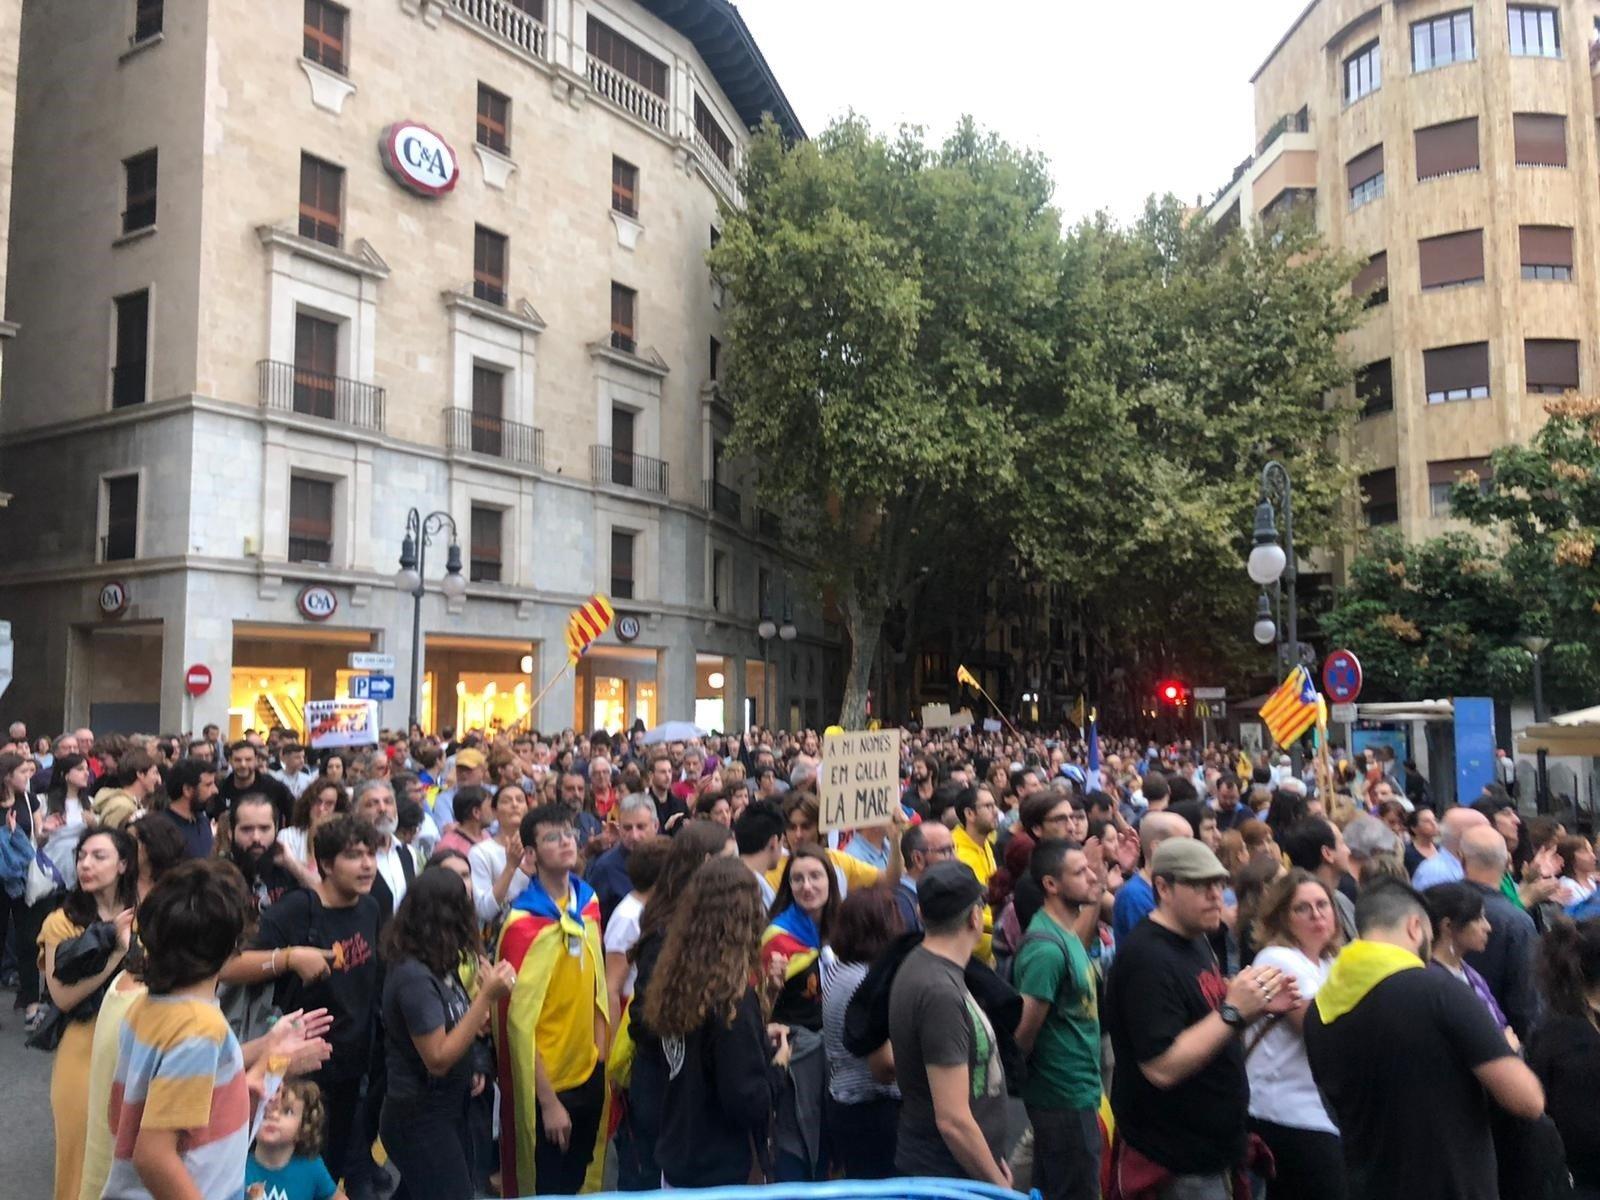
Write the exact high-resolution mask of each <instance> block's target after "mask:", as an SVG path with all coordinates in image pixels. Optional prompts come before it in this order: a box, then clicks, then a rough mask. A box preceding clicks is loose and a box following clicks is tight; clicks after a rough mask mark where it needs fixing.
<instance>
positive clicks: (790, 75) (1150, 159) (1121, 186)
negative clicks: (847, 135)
mask: <svg viewBox="0 0 1600 1200" xmlns="http://www.w3.org/2000/svg"><path fill="white" fill-rule="evenodd" d="M735 3H736V4H737V6H738V8H739V11H740V12H741V13H742V14H743V15H744V18H745V21H746V23H747V24H748V25H749V26H750V28H751V30H752V31H753V32H754V34H755V37H756V41H757V43H758V44H759V45H760V46H761V50H762V53H763V54H765V55H766V58H767V62H768V63H769V64H770V65H771V67H772V69H773V71H774V72H775V73H776V74H777V76H778V82H779V83H780V84H781V85H782V87H783V90H784V92H785V94H786V95H787V96H788V97H789V102H790V103H791V104H792V105H794V107H795V110H796V111H797V112H798V113H799V116H800V120H801V122H802V123H803V124H804V125H805V127H806V132H808V133H813V134H814V133H817V132H819V131H820V130H821V129H823V128H824V127H825V126H826V125H827V123H828V122H829V120H830V119H831V118H832V117H834V116H835V115H838V114H840V113H843V112H845V111H846V110H848V109H851V108H854V109H855V110H857V111H858V112H861V113H863V114H864V115H866V116H867V117H868V118H870V119H871V121H872V122H873V124H874V125H876V126H879V127H892V126H894V125H898V124H900V123H901V122H912V123H916V124H921V125H925V126H927V128H928V131H929V133H930V135H931V136H934V137H936V138H937V137H942V136H943V135H944V134H945V133H947V132H948V131H949V130H950V128H951V127H952V126H953V125H954V123H955V121H956V119H957V118H958V117H959V116H960V115H961V114H962V113H971V114H972V115H973V116H974V117H976V118H977V120H978V122H979V123H980V124H981V125H985V126H988V127H989V128H992V129H994V130H995V131H997V132H998V133H999V134H1001V136H1003V137H1004V138H1006V139H1007V140H1008V141H1011V142H1014V143H1018V144H1021V145H1025V146H1029V147H1032V148H1034V149H1037V150H1041V151H1043V152H1044V153H1045V154H1046V155H1048V156H1049V158H1050V161H1051V163H1052V165H1053V167H1054V171H1055V179H1056V196H1055V199H1056V204H1057V206H1058V207H1060V209H1061V210H1062V212H1063V213H1064V214H1065V215H1066V217H1067V219H1068V220H1069V221H1070V220H1075V219H1077V218H1079V217H1083V216H1087V215H1089V214H1091V213H1093V212H1094V211H1095V210H1097V209H1101V208H1104V209H1107V210H1108V211H1110V212H1111V213H1112V215H1113V216H1115V217H1117V218H1118V219H1120V220H1128V219H1130V218H1131V217H1133V216H1135V215H1137V213H1138V212H1139V211H1140V209H1141V208H1142V207H1143V205H1144V200H1145V197H1146V196H1148V195H1149V194H1150V193H1152V192H1167V191H1170V192H1173V193H1175V194H1176V195H1178V196H1179V197H1182V198H1184V199H1186V200H1188V201H1190V202H1192V201H1193V200H1194V198H1195V197H1196V196H1197V195H1200V194H1204V195H1205V197H1206V198H1207V199H1208V200H1209V199H1210V197H1211V196H1212V195H1213V194H1214V193H1215V192H1216V190H1217V188H1219V187H1221V186H1222V184H1223V183H1224V182H1226V181H1227V179H1228V177H1229V176H1230V175H1231V174H1232V171H1233V168H1234V166H1235V165H1236V164H1238V163H1239V162H1240V161H1241V160H1242V159H1243V158H1244V157H1245V155H1246V154H1248V153H1249V151H1250V148H1251V145H1252V143H1253V142H1254V140H1255V139H1254V136H1253V129H1254V121H1253V116H1252V114H1253V111H1254V110H1253V108H1252V101H1251V95H1250V76H1251V75H1253V74H1254V73H1255V71H1256V68H1257V67H1259V66H1260V65H1261V63H1262V61H1263V60H1264V59H1265V58H1266V56H1267V54H1268V53H1269V52H1270V51H1271V49H1272V47H1273V46H1275V45H1276V44H1277V42H1278V39H1279V38H1280V37H1282V36H1283V34H1284V33H1285V32H1286V31H1287V30H1288V28H1289V25H1290V23H1291V22H1293V20H1294V19H1295V17H1297V16H1298V15H1299V14H1300V12H1301V11H1302V10H1303V9H1304V7H1305V4H1306V0H1223V2H1222V3H1212V4H1196V3H1193V0H1151V2H1150V3H1148V4H1143V5H1135V4H1129V3H1126V2H1125V0H982V2H980V3H970V2H969V3H960V4H957V3H952V2H951V0H735Z"/></svg>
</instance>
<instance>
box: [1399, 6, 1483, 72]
mask: <svg viewBox="0 0 1600 1200" xmlns="http://www.w3.org/2000/svg"><path fill="white" fill-rule="evenodd" d="M1476 57H1477V50H1476V47H1475V46H1474V45H1473V39H1472V10H1471V9H1465V8H1464V9H1462V10H1461V11H1460V12H1453V13H1444V14H1442V15H1440V16H1437V17H1429V18H1428V19H1427V20H1426V21H1415V22H1413V23H1412V26H1411V69H1412V70H1413V71H1431V70H1433V68H1435V67H1448V66H1449V65H1450V64H1451V63H1458V62H1470V61H1472V59H1474V58H1476Z"/></svg>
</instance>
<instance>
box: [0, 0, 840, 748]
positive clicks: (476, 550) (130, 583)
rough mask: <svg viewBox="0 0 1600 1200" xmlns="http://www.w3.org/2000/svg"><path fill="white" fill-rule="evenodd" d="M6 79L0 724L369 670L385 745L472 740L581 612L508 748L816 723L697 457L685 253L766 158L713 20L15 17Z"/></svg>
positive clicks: (712, 370) (697, 283) (828, 672)
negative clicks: (570, 643) (420, 558)
mask: <svg viewBox="0 0 1600 1200" xmlns="http://www.w3.org/2000/svg"><path fill="white" fill-rule="evenodd" d="M13 7H14V6H13ZM0 32H3V31H0ZM18 91H19V104H18V119H17V145H16V160H17V170H16V191H15V203H14V206H13V211H12V214H11V228H10V233H11V241H12V245H13V246H15V247H16V254H17V263H16V267H15V269H14V270H12V271H11V273H10V282H9V292H8V296H7V304H8V307H7V310H6V311H7V314H8V315H10V316H11V317H13V318H14V319H16V320H18V321H19V322H20V323H21V324H22V325H23V326H24V327H25V328H26V329H27V330H28V336H27V337H26V338H23V339H20V340H19V341H18V342H17V344H16V347H15V349H14V350H13V351H12V354H11V361H10V362H8V363H7V370H6V373H5V380H4V396H3V405H0V469H3V472H4V479H5V481H6V490H8V491H10V492H12V493H13V494H14V499H13V501H12V504H11V507H10V510H9V511H8V512H7V513H5V514H3V516H0V537H3V543H0V545H3V552H0V614H5V615H10V616H11V617H12V619H13V622H14V625H15V627H16V631H17V641H18V645H19V649H18V655H17V659H18V661H17V682H16V684H15V686H14V687H13V690H12V692H11V694H10V696H9V697H8V700H9V701H10V703H8V705H7V711H8V712H11V713H15V714H17V715H21V716H26V717H27V718H28V719H29V720H30V721H31V723H33V724H35V725H38V726H41V727H44V728H49V727H52V726H56V727H59V726H60V725H62V724H73V723H77V722H81V721H88V722H90V723H91V724H92V725H94V726H95V727H96V728H97V729H134V728H138V729H152V728H161V729H175V728H193V729H198V728H199V727H200V726H201V725H203V724H205V723H207V722H215V723H216V724H218V725H220V726H222V727H223V729H224V730H225V731H231V732H234V733H237V732H238V731H240V730H242V729H244V728H250V727H262V726H264V725H267V724H283V725H287V726H290V727H299V726H300V725H301V723H302V721H301V708H302V706H303V705H304V703H305V702H306V701H308V700H316V699H335V698H345V697H351V696H355V695H357V694H359V693H360V692H361V691H362V690H363V689H367V688H370V687H372V686H373V685H369V684H367V683H366V682H365V681H364V680H363V679H360V678H358V677H360V676H364V675H365V674H367V671H366V670H364V669H363V670H356V669H353V668H352V666H351V664H350V661H349V658H350V655H351V653H352V652H363V651H365V652H376V653H378V654H391V655H393V656H394V657H395V659H396V668H395V670H394V672H393V673H394V675H395V683H394V687H395V695H394V700H393V702H392V703H389V704H387V705H386V706H385V708H384V709H383V711H382V720H383V722H384V724H386V725H403V724H404V721H405V718H406V714H407V712H408V711H410V709H411V703H412V699H413V696H412V689H413V686H417V687H420V693H419V695H418V697H417V699H418V705H417V707H418V709H419V716H420V719H421V721H422V723H423V725H424V726H425V727H429V728H440V727H444V726H451V725H454V726H479V725H493V724H497V723H499V724H510V723H511V722H513V721H515V720H517V718H519V717H520V716H521V715H522V713H523V712H524V711H525V710H526V708H527V705H528V703H529V701H530V700H531V698H532V695H533V694H534V693H536V692H537V690H538V689H539V687H540V686H541V685H542V683H543V682H544V681H545V680H546V679H548V678H549V677H551V676H552V675H554V674H555V673H556V671H557V670H558V669H559V668H560V666H561V665H562V663H563V662H564V661H565V656H566V648H565V643H564V628H565V622H566V619H567V615H568V613H569V612H570V611H571V610H572V608H573V607H574V606H575V605H577V604H579V603H581V602H582V601H583V600H584V599H585V598H586V597H587V596H588V595H589V594H590V593H593V592H604V593H606V594H608V595H610V596H611V597H612V599H613V601H614V602H615V605H616V608H617V610H618V613H619V620H618V622H617V626H616V629H615V631H614V632H613V633H611V634H608V635H607V636H606V637H605V638H604V639H602V641H601V642H599V643H597V644H596V645H595V646H594V647H592V648H591V650H590V652H589V653H588V655H587V656H586V657H585V658H584V659H583V660H582V661H581V663H580V664H579V667H578V669H577V670H576V671H575V672H570V673H568V674H567V675H566V676H565V677H564V678H563V680H562V681H561V683H560V684H558V685H557V686H556V687H555V689H554V690H552V691H551V693H550V695H549V697H548V698H547V699H546V700H545V701H544V703H543V704H542V705H541V706H540V709H539V710H538V712H536V713H535V714H534V715H533V723H534V724H535V725H536V726H538V727H540V728H545V729H551V728H560V727H562V726H565V725H569V724H570V725H574V726H576V727H578V728H589V729H592V728H598V727H607V728H611V729H616V728H618V727H620V726H623V725H626V724H630V723H631V722H632V721H633V720H635V719H642V720H643V721H645V722H646V724H654V723H656V722H657V721H659V720H663V719H667V718H681V717H689V716H698V717H699V718H700V719H701V720H702V721H709V722H712V723H714V724H716V725H718V726H721V727H725V728H739V727H742V725H743V723H744V722H745V721H746V720H748V719H751V718H754V719H758V720H761V719H765V720H772V721H776V722H779V723H784V724H793V723H798V722H799V721H802V720H804V721H809V722H811V723H817V722H818V721H820V720H821V719H822V716H823V712H822V707H821V705H822V699H823V697H824V696H826V695H829V694H837V691H836V689H837V686H838V681H839V679H840V678H841V668H840V661H839V659H840V656H839V653H838V637H837V635H836V633H835V632H834V631H833V629H832V627H831V626H829V625H827V624H826V623H825V622H824V621H823V620H822V619H821V617H820V616H819V615H818V614H816V613H814V612H810V611H807V610H806V608H805V607H804V606H802V605H800V604H799V603H798V592H797V590H796V589H794V588H792V587H791V586H790V582H789V581H790V575H789V570H790V566H791V564H790V563H789V561H788V560H787V559H786V557H785V555H784V552H783V547H782V545H781V541H780V530H779V528H778V525H777V522H776V521H775V520H773V518H772V517H771V515H770V514H767V513H765V512H762V511H760V510H758V509H757V508H756V506H755V503H754V468H753V466H752V465H751V464H745V463H739V462H733V461H730V460H728V459H727V458H726V457H725V456H724V455H723V453H722V444H723V440H724V438H725V437H726V435H727V432H728V429H729V418H730V414H729V410H728V407H727V405H726V404H725V403H724V401H723V399H722V398H721V397H720V396H719V394H718V390H717V384H716V377H717V359H718V349H719V343H718V338H719V336H720V330H721V328H722V319H721V315H722V314H721V305H722V303H723V296H722V292H721V289H720V287H719V285H718V283H717V281H716V280H715V279H713V278H712V276H711V275H710V273H709V271H708V270H707V268H706V265H705V260H704V255H705V252H706V250H707V249H708V248H709V246H710V245H711V244H712V242H713V241H714V240H715V239H716V237H717V227H718V223H719V213H720V212H721V211H722V209H721V208H720V207H719V206H722V205H729V204H737V203H738V201H739V197H738V193H737V172H738V169H739V166H740V157H741V154H742V153H743V149H742V148H743V146H744V144H745V143H746V141H747V140H748V136H749V135H748V131H749V129H750V128H751V127H753V126H754V125H755V124H757V123H758V122H759V121H760V120H761V119H762V117H763V115H764V114H771V115H772V116H773V117H774V118H775V119H776V120H777V122H778V123H779V124H780V125H781V126H782V127H783V128H784V129H785V131H786V132H787V133H788V134H789V135H790V136H792V137H800V136H803V131H802V130H801V129H800V127H799V124H798V122H797V120H796V118H795V116H794V113H793V111H792V110H791V108H790V106H789V104H788V102H787V101H786V99H785V98H784V95H783V92H782V90H781V89H780V87H779V86H778V83H777V81H776V80H775V79H774V78H773V75H772V72H771V71H770V70H769V68H768V67H767V64H766V62H765V60H764V59H763V58H762V55H761V52H760V50H759V49H758V48H757V46H756V45H755V43H754V41H753V39H752V37H751V35H750V32H749V30H748V29H747V28H746V26H745V25H744V23H743V21H742V19H741V18H740V16H739V14H738V12H737V11H736V10H735V9H734V7H733V6H732V5H731V4H729V3H727V2H726V0H604V2H603V3H602V2H596V0H347V2H346V3H345V4H343V5H341V4H336V3H333V2H332V0H295V2H294V3H274V4H261V3H259V2H257V0H195V2H189V3H182V4H178V3H171V2H166V3H163V0H101V2H97V3H93V4H87V3H43V4H30V5H28V6H27V9H26V12H25V14H24V18H23V23H22V33H21V72H20V83H19V88H18ZM412 510H415V512H416V514H417V516H418V517H420V518H422V524H423V526H424V528H425V529H426V530H428V531H431V533H432V537H431V541H430V543H429V544H428V545H427V546H426V548H425V561H424V562H423V563H422V564H421V566H422V568H423V571H422V573H423V576H424V585H423V586H424V594H423V596H422V599H421V615H420V640H421V644H422V661H421V669H420V671H419V672H418V678H417V680H416V681H413V680H411V679H408V677H407V676H408V674H409V666H410V661H411V653H412V647H413V644H414V642H413V636H412V619H413V596H412V594H411V593H410V591H407V590H401V589H399V588H397V586H396V583H395V573H396V568H397V567H398V566H399V565H400V562H399V559H400V557H401V553H402V546H403V544H404V539H405V538H406V535H407V531H408V513H410V512H411V511H412ZM434 513H438V514H443V516H441V517H438V518H435V519H433V520H431V521H430V520H428V515H429V514H434ZM452 543H455V545H457V546H458V547H459V558H460V573H461V575H462V576H464V577H465V578H464V581H462V582H464V584H465V586H464V588H460V587H456V586H454V585H455V583H456V582H457V581H456V580H452V581H451V585H452V586H450V587H448V588H447V587H446V586H445V573H446V570H447V567H448V565H450V564H449V561H448V560H452V559H453V557H454V556H453V554H452V551H451V549H450V547H451V544H452ZM458 593H459V594H458ZM791 596H792V597H793V600H791ZM785 609H792V610H793V617H794V620H793V624H794V626H795V627H796V629H795V631H794V632H796V633H797V635H798V636H796V637H794V638H793V639H792V640H783V639H773V642H772V644H771V645H770V646H769V645H767V644H765V643H763V642H762V640H761V639H760V637H759V633H758V628H759V623H760V620H761V618H762V616H763V615H771V616H772V617H773V618H774V619H775V620H777V619H783V618H784V616H785ZM786 624H787V622H786ZM769 631H770V630H769ZM785 632H786V633H787V632H790V631H789V630H787V629H786V630H785ZM769 664H770V665H769ZM192 667H202V668H204V670H202V671H191V668H192ZM207 674H209V677H210V679H211V680H212V685H211V686H210V688H209V690H204V691H202V692H201V694H199V695H198V696H194V695H192V694H191V688H190V687H187V686H186V682H187V684H189V685H192V687H193V689H194V690H198V689H199V688H200V686H201V684H202V683H203V680H204V677H205V676H206V675H207ZM380 686H381V685H380Z"/></svg>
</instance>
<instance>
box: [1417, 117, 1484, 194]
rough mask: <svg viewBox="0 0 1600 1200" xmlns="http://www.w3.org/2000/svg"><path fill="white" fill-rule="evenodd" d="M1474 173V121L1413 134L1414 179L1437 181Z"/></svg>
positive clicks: (1475, 147) (1448, 123) (1475, 168)
mask: <svg viewBox="0 0 1600 1200" xmlns="http://www.w3.org/2000/svg"><path fill="white" fill-rule="evenodd" d="M1477 169H1478V118H1477V117H1467V118H1465V119H1463V120H1460V121H1446V122H1445V123H1444V124H1443V125H1429V126H1428V127H1427V128H1425V129H1419V130H1417V178H1418V179H1419V180H1423V179H1437V178H1439V177H1440V176H1441V175H1459V174H1460V173H1461V172H1463V171H1476V170H1477Z"/></svg>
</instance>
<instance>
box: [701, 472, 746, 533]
mask: <svg viewBox="0 0 1600 1200" xmlns="http://www.w3.org/2000/svg"><path fill="white" fill-rule="evenodd" d="M706 508H708V509H710V510H711V511H712V512H714V513H716V514H717V516H719V517H726V518H727V519H728V520H730V521H732V522H734V523H735V524H738V521H739V514H740V512H741V511H742V509H743V501H742V500H741V498H740V496H739V493H738V492H737V491H735V490H734V489H733V488H731V487H729V486H728V485H727V484H725V483H719V482H717V481H716V480H715V479H708V480H706Z"/></svg>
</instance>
